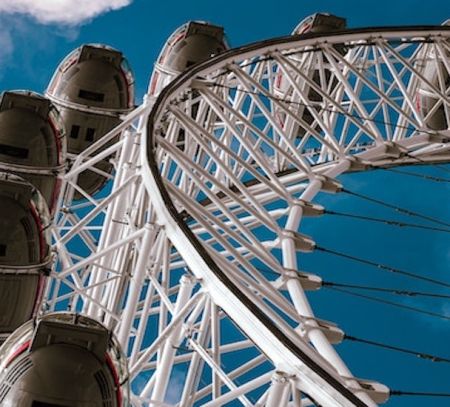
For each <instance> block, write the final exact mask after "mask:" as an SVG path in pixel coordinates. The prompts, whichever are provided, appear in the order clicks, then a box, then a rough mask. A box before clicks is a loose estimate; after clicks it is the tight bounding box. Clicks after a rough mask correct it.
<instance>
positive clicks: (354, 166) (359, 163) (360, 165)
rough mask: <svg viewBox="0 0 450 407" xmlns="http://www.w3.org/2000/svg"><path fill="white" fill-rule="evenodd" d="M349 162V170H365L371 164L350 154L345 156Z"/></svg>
mask: <svg viewBox="0 0 450 407" xmlns="http://www.w3.org/2000/svg"><path fill="white" fill-rule="evenodd" d="M346 159H347V160H348V161H349V162H350V167H349V171H366V170H368V169H369V168H370V167H371V164H370V163H368V162H366V161H364V160H361V159H360V158H359V157H355V156H351V157H347V158H346Z"/></svg>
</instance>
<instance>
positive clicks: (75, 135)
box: [70, 124, 80, 138]
mask: <svg viewBox="0 0 450 407" xmlns="http://www.w3.org/2000/svg"><path fill="white" fill-rule="evenodd" d="M78 134H80V126H77V125H76V124H74V125H73V126H72V128H71V129H70V138H78Z"/></svg>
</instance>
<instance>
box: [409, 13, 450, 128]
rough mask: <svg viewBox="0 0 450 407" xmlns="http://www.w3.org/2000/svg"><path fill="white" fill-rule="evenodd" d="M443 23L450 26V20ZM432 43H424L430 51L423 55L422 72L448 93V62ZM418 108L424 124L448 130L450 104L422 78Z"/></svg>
mask: <svg viewBox="0 0 450 407" xmlns="http://www.w3.org/2000/svg"><path fill="white" fill-rule="evenodd" d="M442 25H446V26H450V20H447V21H445V22H444V23H443V24H442ZM431 45H432V44H424V47H427V48H428V51H427V52H426V53H425V54H424V55H423V56H422V57H423V65H422V66H421V67H420V68H421V73H422V75H423V77H424V78H425V79H426V80H427V81H428V82H429V83H430V84H431V85H433V86H434V87H435V88H436V89H439V90H441V93H446V92H447V89H448V88H449V86H450V72H449V68H448V63H447V64H446V63H445V62H444V61H443V59H442V55H441V54H440V53H436V48H434V47H431ZM443 52H446V58H447V60H448V58H449V57H450V51H448V50H447V51H444V50H443ZM416 104H417V109H418V110H419V112H420V113H421V116H422V118H423V119H424V124H425V126H426V127H427V128H429V129H432V130H446V129H448V128H450V123H449V118H450V106H448V105H446V104H445V103H444V99H443V98H442V97H441V96H440V95H439V94H438V93H437V92H436V90H434V89H433V87H431V86H430V85H429V84H428V83H426V82H425V81H423V80H421V81H420V85H419V89H418V91H417V95H416Z"/></svg>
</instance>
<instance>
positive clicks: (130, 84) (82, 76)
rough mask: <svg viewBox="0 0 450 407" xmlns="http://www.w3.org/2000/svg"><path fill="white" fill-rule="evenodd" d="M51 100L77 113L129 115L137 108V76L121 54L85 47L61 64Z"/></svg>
mask: <svg viewBox="0 0 450 407" xmlns="http://www.w3.org/2000/svg"><path fill="white" fill-rule="evenodd" d="M47 96H48V97H49V98H50V99H51V100H52V101H54V102H55V103H56V104H60V105H63V106H66V107H72V108H74V109H83V108H84V109H86V108H87V109H89V108H91V109H95V110H98V111H100V112H101V111H104V112H116V113H120V112H127V111H129V110H130V109H132V108H133V107H134V75H133V73H132V71H131V69H130V67H129V65H128V61H127V60H126V59H125V58H124V56H123V54H122V53H121V52H120V51H118V50H115V49H114V48H112V47H109V46H106V45H100V44H88V45H82V46H81V47H79V48H77V49H75V50H74V51H72V52H71V53H70V54H69V55H68V56H67V57H66V58H65V59H64V60H63V61H62V62H61V63H60V65H59V66H58V68H57V70H56V72H55V74H54V75H53V78H52V80H51V81H50V84H49V86H48V89H47Z"/></svg>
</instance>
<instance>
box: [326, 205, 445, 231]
mask: <svg viewBox="0 0 450 407" xmlns="http://www.w3.org/2000/svg"><path fill="white" fill-rule="evenodd" d="M324 214H328V215H334V216H344V217H347V218H353V219H359V220H366V221H370V222H378V223H384V224H386V225H390V226H398V227H409V228H417V229H423V230H431V231H435V232H446V233H450V229H446V228H439V227H434V226H426V225H419V224H416V223H407V222H400V221H397V220H393V219H383V218H375V217H371V216H365V215H356V214H353V213H345V212H336V211H331V210H328V209H325V211H324Z"/></svg>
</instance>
